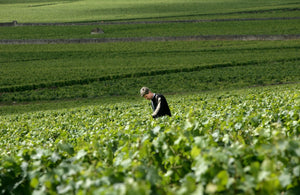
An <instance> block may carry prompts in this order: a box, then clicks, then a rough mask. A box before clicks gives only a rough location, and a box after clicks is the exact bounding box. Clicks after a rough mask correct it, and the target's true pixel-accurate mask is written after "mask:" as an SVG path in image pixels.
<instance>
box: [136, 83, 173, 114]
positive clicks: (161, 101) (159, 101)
mask: <svg viewBox="0 0 300 195" xmlns="http://www.w3.org/2000/svg"><path fill="white" fill-rule="evenodd" d="M140 94H141V96H142V97H144V98H145V99H147V100H151V106H152V109H153V113H152V117H153V118H158V117H161V116H165V115H168V116H171V111H170V108H169V105H168V102H167V100H166V98H165V97H164V96H163V95H162V94H155V93H152V92H151V91H150V89H149V88H148V87H142V88H141V90H140Z"/></svg>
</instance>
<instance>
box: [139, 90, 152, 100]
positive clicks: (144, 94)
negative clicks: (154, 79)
mask: <svg viewBox="0 0 300 195" xmlns="http://www.w3.org/2000/svg"><path fill="white" fill-rule="evenodd" d="M140 94H141V96H142V97H144V98H145V99H147V100H152V98H153V93H152V92H151V91H150V89H149V88H148V87H142V88H141V90H140Z"/></svg>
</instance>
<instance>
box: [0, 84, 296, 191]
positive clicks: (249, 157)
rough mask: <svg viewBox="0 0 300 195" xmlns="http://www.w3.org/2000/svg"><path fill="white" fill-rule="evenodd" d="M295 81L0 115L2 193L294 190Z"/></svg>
mask: <svg viewBox="0 0 300 195" xmlns="http://www.w3.org/2000/svg"><path fill="white" fill-rule="evenodd" d="M299 91H300V87H299V84H298V85H286V86H283V87H270V88H260V89H251V90H244V91H233V92H232V93H229V92H227V93H211V94H202V95H201V94H199V95H190V96H189V95H183V96H176V97H175V96H167V99H168V100H169V103H170V107H171V111H172V113H173V116H172V117H170V118H169V117H166V118H160V119H158V120H153V119H151V117H150V113H151V111H150V106H149V105H148V103H147V102H145V101H143V100H142V99H141V101H140V102H135V103H132V102H131V103H126V102H123V103H116V104H107V105H97V106H84V107H79V108H72V109H65V110H56V111H44V112H33V113H25V114H17V115H5V116H1V117H0V130H1V131H0V189H1V193H2V194H9V193H11V194H20V193H23V194H24V193H27V194H29V193H32V194H45V193H47V194H56V193H57V194H132V193H133V194H224V193H225V194H297V193H298V194H299V192H300V179H299V178H300V165H299V164H300V162H299V161H300V140H299V137H300V107H299V105H300V93H299Z"/></svg>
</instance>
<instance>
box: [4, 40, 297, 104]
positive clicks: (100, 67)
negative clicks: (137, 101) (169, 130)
mask: <svg viewBox="0 0 300 195" xmlns="http://www.w3.org/2000/svg"><path fill="white" fill-rule="evenodd" d="M298 45H299V42H298V41H297V40H293V41H266V42H257V41H254V42H252V41H250V42H241V41H233V42H226V41H222V42H220V41H207V42H199V41H195V42H191V41H183V42H182V41H179V42H178V41H173V42H144V43H113V44H111V43H110V44H100V45H99V44H96V45H95V44H89V45H85V47H82V46H81V45H76V44H75V45H74V44H71V45H61V44H58V45H9V46H0V48H1V50H2V55H1V59H0V67H1V69H0V73H1V75H2V76H1V78H0V84H1V87H0V93H2V94H1V96H0V101H1V102H12V101H17V102H19V101H35V100H58V99H70V98H72V99H73V98H86V97H89V98H95V97H102V96H115V95H136V94H137V93H136V89H138V88H140V86H141V85H146V86H147V85H148V86H149V83H151V84H150V85H152V86H153V87H154V86H155V88H156V89H157V90H161V91H162V92H165V93H169V92H175V91H177V92H179V91H180V92H190V91H195V90H198V91H203V90H215V89H222V88H226V87H227V88H237V87H246V86H253V85H266V84H278V83H291V82H299V75H300V74H299V68H298V67H299V55H298V53H299V52H298V50H299V46H298ZM283 67H284V68H283ZM149 81H151V82H149ZM152 86H149V87H152Z"/></svg>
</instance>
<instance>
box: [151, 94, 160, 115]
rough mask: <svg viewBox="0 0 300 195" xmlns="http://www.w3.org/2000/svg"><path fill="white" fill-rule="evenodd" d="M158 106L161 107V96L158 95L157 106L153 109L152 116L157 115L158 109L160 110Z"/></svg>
mask: <svg viewBox="0 0 300 195" xmlns="http://www.w3.org/2000/svg"><path fill="white" fill-rule="evenodd" d="M160 107H161V98H160V97H159V98H158V99H157V106H156V109H155V110H154V112H153V113H152V117H153V118H156V117H157V114H158V112H159V110H160Z"/></svg>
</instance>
